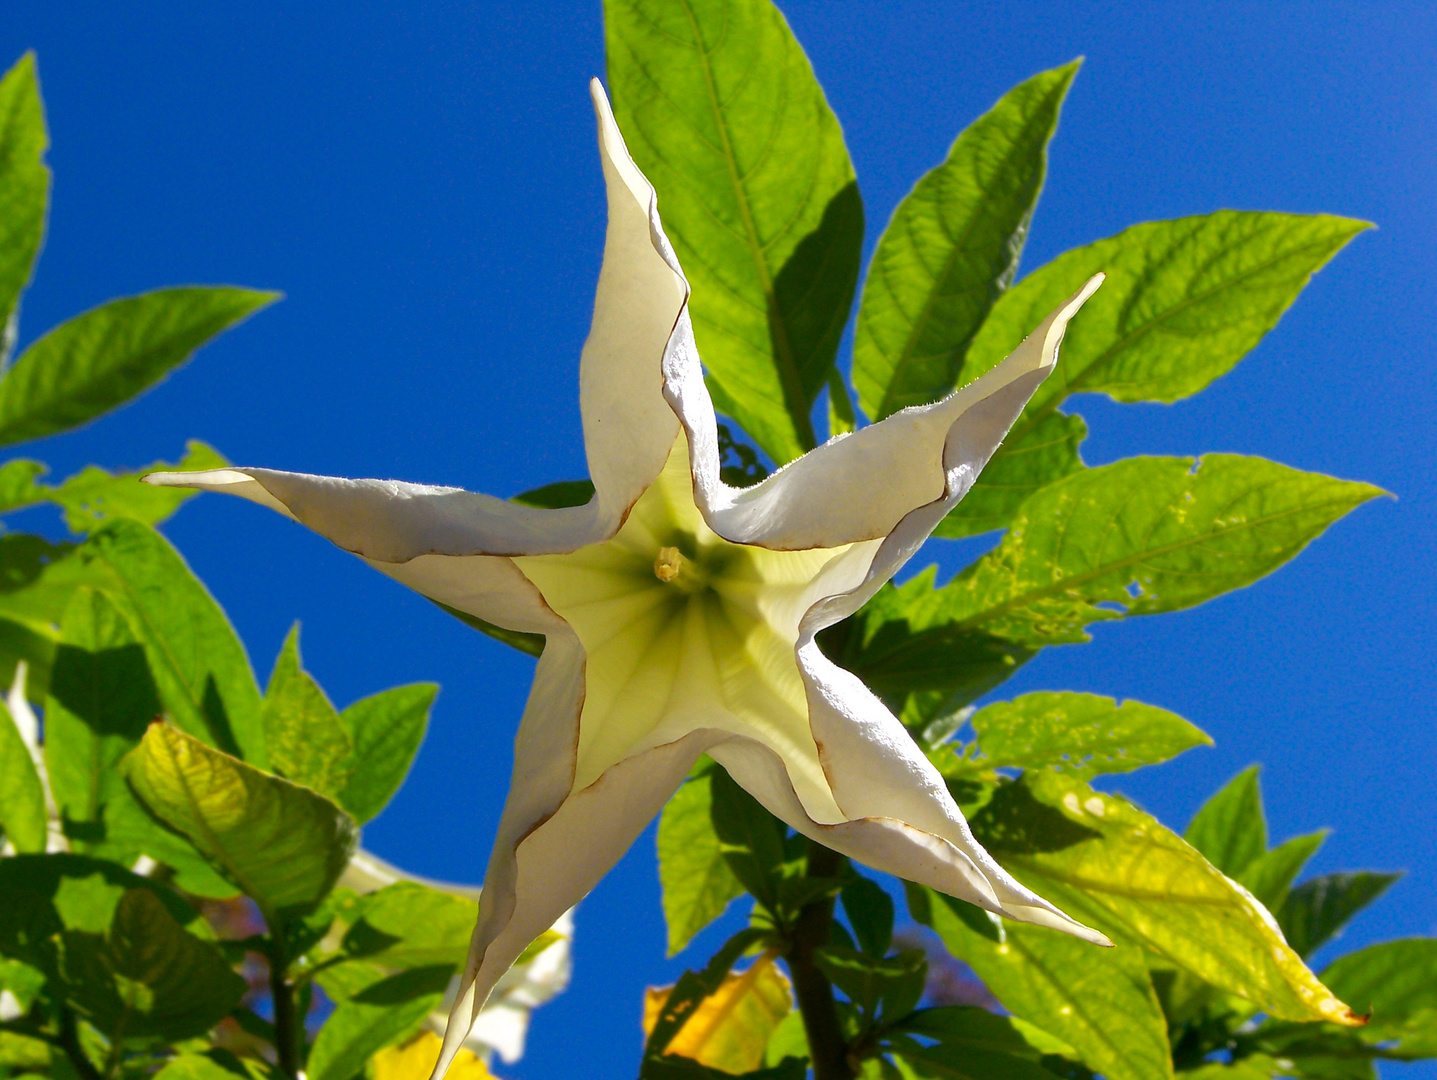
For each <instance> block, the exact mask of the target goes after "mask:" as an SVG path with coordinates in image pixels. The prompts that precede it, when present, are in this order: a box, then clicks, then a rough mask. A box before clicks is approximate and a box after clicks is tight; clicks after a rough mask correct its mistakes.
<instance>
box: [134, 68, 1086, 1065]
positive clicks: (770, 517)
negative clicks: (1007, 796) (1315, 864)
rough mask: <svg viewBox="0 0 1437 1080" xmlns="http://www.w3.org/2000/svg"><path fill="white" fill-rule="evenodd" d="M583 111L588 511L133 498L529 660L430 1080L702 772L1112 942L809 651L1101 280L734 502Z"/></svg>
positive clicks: (277, 479)
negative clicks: (594, 249) (361, 563)
mask: <svg viewBox="0 0 1437 1080" xmlns="http://www.w3.org/2000/svg"><path fill="white" fill-rule="evenodd" d="M592 92H593V97H594V105H595V109H596V111H597V113H598V120H599V125H598V126H599V147H600V152H601V157H602V160H603V168H604V179H605V183H606V186H607V192H608V212H609V223H608V232H607V235H606V239H605V245H604V261H603V268H602V270H601V271H600V274H599V284H598V294H597V297H596V299H595V302H594V317H593V323H592V327H591V330H590V333H589V337H588V340H587V341H586V343H585V345H584V350H583V354H582V358H581V363H580V372H579V393H580V402H581V407H582V412H583V422H584V447H585V451H586V453H587V455H588V462H589V473H590V477H591V478H592V480H593V484H594V495H593V498H592V499H591V500H590V501H589V502H588V503H587V504H586V505H584V506H578V507H571V508H568V509H559V510H542V509H536V508H532V507H525V506H520V505H516V504H514V503H511V502H506V501H504V500H502V499H497V498H492V497H490V496H487V495H477V494H473V493H470V492H467V491H462V490H459V489H456V488H443V487H429V486H423V485H419V484H407V483H400V482H398V481H387V480H343V479H335V478H331V477H320V476H308V475H304V474H300V473H289V472H276V471H272V470H268V469H218V470H213V471H210V472H200V473H161V474H156V475H153V476H150V477H148V478H147V479H148V480H149V482H150V483H153V484H170V485H179V486H189V487H196V488H203V489H206V490H211V491H224V492H228V493H230V494H232V495H239V496H242V497H244V498H247V499H250V500H252V501H254V502H257V503H260V504H262V505H264V506H268V507H270V508H271V509H274V510H278V511H279V512H280V513H282V514H285V515H287V516H289V517H291V518H293V519H294V520H296V521H299V522H300V523H302V524H304V525H307V526H308V527H309V528H311V529H313V530H315V531H316V532H318V533H320V534H321V535H323V536H326V537H328V538H329V539H330V540H332V541H333V542H334V543H335V544H337V545H339V546H340V547H341V548H344V549H345V550H346V551H350V552H353V553H354V554H356V555H358V556H359V557H360V558H362V559H364V560H365V561H366V562H367V563H369V564H370V565H371V566H373V567H375V568H376V569H377V570H379V571H381V572H382V573H385V574H388V575H389V576H390V577H392V578H394V579H396V580H398V581H400V582H402V583H404V584H405V585H408V586H409V587H411V588H413V589H416V590H418V591H419V592H421V593H423V594H424V595H425V596H427V597H430V598H431V599H434V600H437V601H439V602H440V603H442V604H445V605H448V606H449V607H452V608H456V609H458V610H459V611H461V612H465V613H468V614H470V615H474V616H477V617H478V618H480V619H483V620H485V621H487V622H490V623H494V624H497V625H499V626H502V627H505V628H507V629H510V630H516V631H523V632H526V633H534V634H542V635H544V637H545V641H546V643H545V647H544V651H543V654H542V656H540V658H539V660H538V665H537V668H536V670H535V673H534V685H533V689H532V690H531V691H530V695H529V701H528V704H527V706H526V707H525V710H524V716H523V719H522V720H521V722H520V725H519V733H518V737H517V739H516V742H515V754H514V776H513V783H512V786H511V787H510V790H509V796H508V800H507V802H506V803H505V807H504V812H503V816H502V818H501V820H500V823H499V830H498V836H497V838H496V839H495V842H494V849H493V853H492V854H491V856H490V860H489V867H488V872H487V875H486V877H485V888H484V892H483V896H482V898H481V901H480V908H479V923H478V926H477V927H476V929H475V932H474V940H473V946H472V949H471V953H470V958H469V963H468V965H467V970H466V971H465V973H464V980H463V981H464V985H465V992H464V993H463V994H462V995H461V997H460V999H459V1001H458V1002H457V1003H456V1005H455V1011H454V1013H453V1014H452V1019H454V1018H457V1019H458V1022H457V1023H454V1022H451V1024H450V1029H449V1032H448V1034H447V1036H446V1039H445V1053H444V1056H443V1057H442V1058H441V1061H440V1071H441V1072H442V1069H443V1067H444V1066H445V1065H447V1063H448V1061H449V1060H450V1059H451V1058H452V1056H453V1054H454V1053H455V1052H456V1051H457V1049H458V1047H459V1045H460V1044H461V1042H462V1040H463V1038H464V1034H465V1032H466V1030H467V1028H468V1025H469V1022H470V1020H471V1019H472V1017H473V1016H474V1014H475V1012H476V1011H477V1007H478V1006H480V1005H482V1004H483V1002H484V999H485V997H486V995H488V993H489V991H490V990H491V989H492V988H493V986H494V985H495V983H496V982H497V981H498V979H499V978H500V977H501V976H502V975H503V974H504V972H505V971H506V970H507V969H508V967H509V965H510V964H511V963H512V962H513V961H514V959H515V958H516V957H517V956H518V955H519V954H520V952H521V951H522V950H523V949H524V947H525V946H526V945H527V944H528V943H529V941H530V940H532V939H533V938H534V937H535V936H536V935H538V934H539V933H541V932H542V931H544V930H546V929H547V928H548V927H549V926H550V925H552V924H553V923H554V921H555V920H556V919H558V918H559V916H560V915H562V914H563V912H564V911H566V910H567V909H568V908H569V907H571V906H572V905H573V904H574V902H575V901H577V900H578V899H579V898H580V897H581V896H583V895H584V894H585V893H586V892H588V891H589V890H590V889H591V888H593V887H594V885H595V884H596V883H597V882H598V881H599V879H600V878H601V877H602V876H603V875H604V873H605V872H607V871H608V869H609V868H610V867H612V866H613V865H614V863H615V862H616V861H617V860H618V859H619V857H620V856H621V855H622V854H623V853H624V851H625V850H626V849H627V848H628V847H629V845H630V844H632V843H633V841H634V839H635V838H636V837H637V836H638V835H639V833H640V832H641V831H642V830H643V828H644V826H645V825H647V824H648V822H649V821H650V820H651V819H652V818H653V817H654V815H655V814H657V813H658V812H659V810H660V809H661V808H662V807H663V805H664V803H665V801H666V800H667V799H668V798H669V796H670V795H672V794H673V792H674V791H675V790H676V789H677V788H678V786H679V784H680V783H682V782H683V779H684V777H685V776H686V775H687V774H688V772H689V770H690V768H691V767H692V766H693V764H694V763H695V761H696V760H697V759H698V757H699V756H700V755H702V754H705V753H706V754H709V755H710V756H712V757H713V758H714V759H715V760H716V761H718V762H719V763H720V764H721V765H722V766H723V767H724V768H725V769H727V770H728V772H729V774H730V775H731V776H733V778H734V779H735V780H736V781H737V782H738V783H739V784H741V785H742V786H743V787H744V788H746V789H747V790H748V791H749V792H750V793H751V794H752V795H753V796H754V797H755V798H756V799H757V800H758V801H759V802H760V803H762V804H763V805H764V806H766V807H767V808H768V809H769V810H770V811H772V812H773V813H774V814H775V815H777V816H778V817H779V818H780V819H782V820H783V821H784V822H786V823H787V824H788V825H790V826H791V827H793V828H794V829H796V830H797V831H798V832H800V833H803V834H804V835H806V836H809V837H812V838H813V839H815V840H818V841H819V842H821V843H823V844H826V845H828V846H829V847H831V848H833V849H835V850H837V851H840V852H842V853H844V854H846V855H849V856H852V857H853V858H854V859H857V860H858V861H859V862H862V863H865V864H867V865H869V866H872V867H875V868H876V869H879V870H883V871H886V872H888V873H891V874H895V875H897V876H899V877H903V878H906V879H908V880H910V881H915V882H918V883H921V884H924V885H928V886H931V887H932V888H935V889H938V890H940V891H942V892H945V893H948V894H950V895H953V896H958V897H962V898H963V899H965V900H968V901H971V902H972V903H974V904H977V905H979V906H980V907H983V908H986V909H988V910H989V911H994V912H1000V913H1002V914H1004V915H1008V916H1011V917H1013V918H1016V919H1022V920H1025V921H1028V922H1034V923H1039V924H1041V925H1044V926H1050V927H1055V928H1058V929H1061V930H1065V931H1067V932H1069V933H1072V934H1075V935H1077V936H1079V937H1082V938H1085V939H1087V940H1089V941H1095V942H1105V940H1106V939H1104V938H1103V937H1102V935H1100V934H1098V933H1096V932H1094V931H1092V930H1089V929H1087V928H1086V927H1083V926H1081V925H1079V924H1078V923H1076V922H1074V921H1073V920H1071V919H1069V918H1068V917H1067V916H1066V915H1064V914H1062V913H1061V912H1060V911H1058V910H1057V909H1056V908H1054V907H1053V906H1052V905H1051V904H1049V903H1048V902H1047V901H1045V900H1043V899H1042V898H1041V897H1038V896H1036V895H1035V894H1033V893H1032V892H1030V891H1028V890H1027V889H1026V888H1024V887H1023V886H1022V885H1020V884H1019V883H1018V882H1017V881H1015V880H1014V879H1013V878H1012V877H1010V876H1009V875H1008V874H1007V873H1006V872H1005V871H1004V870H1003V869H1002V868H1001V867H999V866H998V864H997V863H996V862H994V861H993V859H992V858H991V857H990V856H989V855H988V853H987V852H986V851H984V850H983V848H982V847H981V846H980V845H979V844H978V843H977V842H976V841H975V840H974V839H973V836H972V833H971V832H970V831H969V829H968V826H967V823H966V822H965V821H964V820H963V816H962V814H961V813H960V812H959V810H958V807H957V806H956V805H955V803H954V801H953V798H952V796H951V795H950V794H949V793H948V789H947V788H946V786H945V785H944V783H943V780H942V778H941V777H940V776H939V775H938V773H937V772H936V771H935V769H934V768H933V766H932V765H931V764H930V763H929V762H928V760H927V759H926V758H925V757H924V755H923V754H922V752H921V751H920V750H919V748H918V747H917V746H916V745H915V744H914V742H913V740H912V739H911V738H910V737H909V736H908V734H907V732H906V731H905V730H904V729H903V726H902V725H901V724H900V723H899V722H898V720H897V719H896V718H895V717H894V716H893V714H892V713H891V712H889V710H888V709H887V707H885V706H884V705H883V703H882V702H880V701H879V699H878V698H877V697H875V696H874V694H873V693H872V692H870V691H869V690H868V688H867V687H865V686H864V685H863V683H862V682H861V681H859V679H858V678H856V677H855V676H854V675H852V674H850V673H849V672H847V671H844V670H842V669H841V668H839V667H837V666H835V665H834V664H833V663H831V662H830V661H829V660H828V659H827V658H826V657H825V656H824V655H823V653H822V652H821V651H820V650H819V648H818V646H817V644H815V641H814V635H815V634H817V633H818V632H819V631H820V630H822V629H823V628H824V627H827V626H831V625H832V624H834V623H836V622H838V621H839V620H840V619H843V618H845V617H846V616H848V615H850V614H852V613H853V612H854V611H856V610H857V609H858V608H859V606H860V605H862V604H863V603H864V601H866V600H867V599H868V598H869V597H871V596H872V595H873V594H874V592H875V591H877V589H878V588H879V587H880V586H882V585H883V583H884V582H886V581H888V579H889V578H891V577H892V576H893V574H894V573H895V572H896V571H897V570H898V569H899V568H900V567H901V566H902V565H903V564H904V562H906V561H907V559H908V558H909V557H910V556H911V555H912V554H913V553H914V552H915V551H916V550H917V549H918V547H919V545H920V544H922V542H923V541H924V539H925V538H926V537H927V536H928V534H929V533H930V532H931V531H932V529H933V528H934V526H936V525H937V524H938V522H939V521H941V520H942V519H943V517H944V515H945V514H947V513H948V511H949V510H951V509H952V508H953V506H954V504H956V503H957V502H958V500H959V499H961V498H962V497H963V495H964V494H965V493H966V492H967V491H968V489H969V488H970V487H971V486H972V484H973V481H974V479H975V478H976V477H977V475H978V473H979V471H980V470H981V469H982V468H983V466H984V465H985V464H986V463H987V461H988V459H989V458H990V457H991V456H992V454H993V452H994V451H995V450H996V449H997V447H998V444H999V443H1000V442H1001V440H1002V438H1003V436H1004V435H1005V434H1006V432H1007V430H1008V428H1009V426H1010V425H1011V424H1012V423H1013V421H1014V420H1015V419H1016V418H1017V416H1018V414H1019V412H1020V411H1021V410H1022V408H1023V406H1024V404H1025V403H1026V402H1027V401H1028V398H1029V397H1030V396H1031V395H1032V393H1033V391H1034V390H1035V389H1036V388H1037V387H1038V385H1039V383H1041V382H1042V381H1043V379H1044V378H1045V377H1046V376H1047V375H1048V373H1049V372H1050V371H1051V370H1052V368H1053V365H1054V363H1055V362H1056V360H1057V353H1058V344H1059V342H1060V341H1061V339H1062V336H1063V331H1064V328H1065V327H1066V325H1067V322H1068V320H1069V319H1070V318H1071V317H1072V316H1073V314H1074V313H1075V312H1076V311H1077V310H1078V308H1079V307H1080V306H1081V305H1082V303H1083V302H1084V301H1085V300H1086V299H1087V298H1088V296H1089V295H1090V294H1091V293H1092V292H1093V291H1094V290H1095V289H1096V288H1097V286H1098V284H1099V283H1100V280H1101V276H1099V277H1098V278H1094V279H1093V280H1092V281H1090V282H1089V283H1088V284H1087V285H1086V286H1084V288H1083V289H1082V290H1081V291H1080V292H1078V293H1077V294H1076V295H1075V296H1074V297H1073V298H1072V299H1070V300H1069V301H1068V302H1067V303H1065V304H1064V305H1063V306H1062V307H1061V308H1059V309H1058V310H1057V311H1056V312H1054V313H1053V314H1052V315H1050V316H1049V317H1048V318H1047V319H1046V320H1045V321H1044V322H1043V323H1042V325H1040V326H1039V327H1038V328H1037V329H1036V330H1035V331H1033V333H1032V335H1031V336H1030V337H1029V338H1028V339H1027V340H1026V341H1025V342H1024V343H1023V344H1022V345H1020V346H1019V347H1018V349H1017V351H1016V352H1014V354H1013V355H1012V356H1010V357H1009V358H1008V359H1007V360H1005V361H1004V362H1003V363H1002V364H1000V365H999V366H998V367H997V368H996V369H994V370H993V371H991V372H989V373H988V374H986V375H984V376H983V377H982V378H980V379H978V380H977V381H975V382H973V383H971V384H970V385H968V386H966V387H964V388H963V389H961V390H959V391H957V392H956V393H954V394H951V395H950V396H949V397H947V398H945V399H944V400H943V401H940V402H938V403H937V404H934V405H929V406H925V407H922V408H914V409H907V410H905V411H903V412H900V413H896V414H894V415H893V416H890V417H888V418H887V419H885V420H883V421H882V422H881V423H877V424H873V425H872V426H870V427H866V428H864V429H862V430H860V431H858V432H856V433H854V434H851V435H848V436H846V437H842V438H837V439H833V440H830V441H829V442H828V443H827V444H825V445H824V446H821V447H819V448H818V449H816V450H813V451H811V452H810V453H808V454H805V455H804V456H803V457H802V458H800V459H798V460H797V461H795V462H793V463H791V464H790V465H788V466H786V467H785V468H783V469H781V470H779V471H778V472H777V473H775V474H774V475H773V476H770V477H769V478H768V479H767V480H765V481H763V482H762V483H760V484H758V485H756V486H754V487H750V488H744V489H738V488H731V487H729V486H727V485H726V484H724V483H723V482H722V481H721V480H720V478H719V450H718V438H717V428H716V421H715V416H714V410H713V404H712V402H711V400H710V398H709V395H708V392H707V390H706V389H705V386H704V379H703V371H702V369H701V367H700V363H699V356H698V352H697V351H696V349H695V347H694V339H693V331H692V327H691V325H690V322H689V315H688V310H687V302H688V284H687V282H686V281H685V280H684V276H683V272H682V270H681V269H680V268H679V264H678V261H677V259H676V258H675V256H674V253H673V249H672V248H671V247H670V246H669V242H668V240H667V239H666V238H665V236H664V232H663V227H662V225H661V223H660V221H659V214H658V207H657V202H656V198H655V194H654V190H653V188H652V187H651V186H650V185H649V182H648V181H647V180H646V179H645V178H644V176H643V174H642V173H641V172H640V171H639V169H638V167H637V166H636V165H635V164H634V162H633V160H632V159H631V158H630V157H629V154H628V151H627V149H626V148H625V146H624V141H623V138H622V136H621V135H620V134H619V129H618V127H617V125H616V124H615V123H614V118H613V114H612V112H611V111H610V108H609V104H608V100H607V98H605V96H604V93H603V90H602V88H601V87H600V86H599V84H598V82H597V80H596V81H595V82H594V83H593V85H592Z"/></svg>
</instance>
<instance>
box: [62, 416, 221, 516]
mask: <svg viewBox="0 0 1437 1080" xmlns="http://www.w3.org/2000/svg"><path fill="white" fill-rule="evenodd" d="M228 464H229V462H228V461H226V460H225V458H224V456H223V455H222V454H220V453H219V452H218V451H217V450H215V449H214V448H213V447H211V446H207V445H205V444H204V443H202V442H200V441H199V440H197V439H191V440H190V441H189V442H188V443H186V444H185V456H184V457H183V458H182V459H180V461H178V462H176V463H175V464H173V465H171V464H170V463H169V462H166V461H156V462H155V463H154V464H152V465H147V466H146V467H145V468H143V469H140V470H138V471H137V472H133V473H119V474H114V473H109V472H106V471H105V470H104V469H101V468H100V467H99V466H97V465H91V466H90V467H89V468H86V469H83V470H81V471H80V472H78V473H76V474H75V475H74V476H72V477H70V478H69V479H68V480H66V481H65V482H64V483H63V484H60V485H59V486H58V487H55V488H45V489H42V491H43V492H44V496H45V498H46V499H47V500H48V501H49V502H53V503H58V504H59V505H60V506H62V507H63V508H64V510H65V524H66V525H68V526H69V527H70V531H71V532H77V533H84V532H90V531H92V530H93V529H96V528H98V527H99V526H100V525H102V524H103V523H104V522H106V521H108V520H110V519H111V518H116V517H127V518H134V519H135V520H136V521H143V522H144V523H145V524H146V525H158V524H159V523H160V522H162V521H164V520H165V519H166V518H168V517H169V516H170V515H171V514H173V513H174V512H175V511H176V510H178V509H179V508H180V505H181V504H182V503H184V502H186V501H187V500H189V499H192V498H194V496H195V495H196V494H198V492H195V491H192V490H187V489H185V488H174V487H155V486H153V485H150V484H142V483H140V477H141V476H144V475H145V474H147V473H152V472H166V471H169V470H175V469H177V470H179V471H181V472H192V471H196V470H199V469H219V468H223V467H224V466H225V465H228Z"/></svg>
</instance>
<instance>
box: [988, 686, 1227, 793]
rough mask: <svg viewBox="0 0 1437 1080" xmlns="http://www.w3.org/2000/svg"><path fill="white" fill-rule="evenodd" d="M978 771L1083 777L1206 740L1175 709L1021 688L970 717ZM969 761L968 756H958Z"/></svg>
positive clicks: (1153, 760)
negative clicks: (1027, 771)
mask: <svg viewBox="0 0 1437 1080" xmlns="http://www.w3.org/2000/svg"><path fill="white" fill-rule="evenodd" d="M970 722H971V723H972V725H973V731H974V733H975V734H976V735H977V742H978V750H979V751H980V756H979V757H977V758H976V759H973V761H972V764H973V765H974V766H976V767H978V768H983V769H1000V768H1010V769H1045V768H1046V769H1051V770H1053V771H1054V772H1060V773H1064V774H1066V775H1068V776H1074V777H1080V778H1083V779H1087V778H1089V777H1092V776H1094V775H1096V774H1098V773H1119V772H1129V771H1131V770H1132V769H1136V768H1139V767H1140V766H1143V765H1155V764H1157V763H1158V762H1161V761H1167V760H1168V759H1169V758H1172V757H1176V756H1177V755H1178V754H1181V753H1182V752H1183V751H1184V750H1189V749H1191V748H1192V747H1194V746H1211V745H1212V740H1211V739H1209V738H1208V737H1207V736H1206V735H1205V734H1203V733H1202V732H1201V731H1199V730H1198V729H1197V728H1196V727H1194V726H1193V725H1192V724H1190V723H1188V722H1187V721H1186V720H1184V719H1183V718H1182V717H1180V716H1178V715H1176V714H1175V713H1170V712H1168V711H1167V710H1166V709H1159V708H1157V707H1156V706H1153V705H1144V704H1143V703H1142V702H1139V701H1125V702H1123V703H1122V704H1119V703H1118V702H1117V701H1115V700H1114V699H1113V698H1109V697H1099V696H1098V695H1096V694H1077V693H1067V692H1064V693H1036V694H1024V695H1023V696H1022V697H1019V698H1016V699H1014V700H1013V701H1000V702H995V703H994V704H992V705H989V706H987V707H985V708H983V709H980V710H979V711H978V712H976V713H975V714H974V715H973V717H972V720H971V721H970ZM963 764H964V765H968V764H969V762H968V761H964V762H963Z"/></svg>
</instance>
